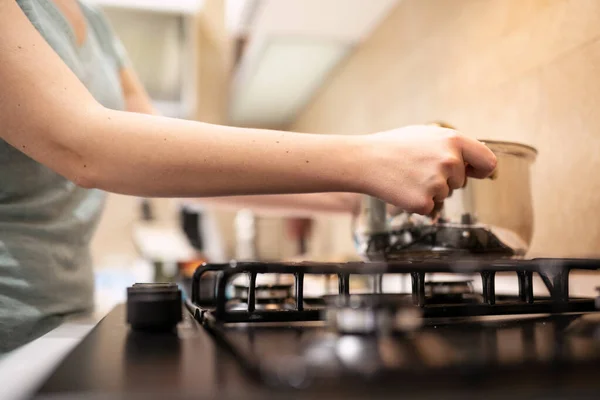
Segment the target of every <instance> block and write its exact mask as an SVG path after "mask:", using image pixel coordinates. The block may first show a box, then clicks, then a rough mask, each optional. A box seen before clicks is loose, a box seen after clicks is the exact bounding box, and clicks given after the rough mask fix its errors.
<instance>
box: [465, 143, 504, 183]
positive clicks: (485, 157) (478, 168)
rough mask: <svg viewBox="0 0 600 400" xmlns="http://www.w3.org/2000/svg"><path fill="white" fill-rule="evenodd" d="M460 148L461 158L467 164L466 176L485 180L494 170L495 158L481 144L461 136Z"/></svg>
mask: <svg viewBox="0 0 600 400" xmlns="http://www.w3.org/2000/svg"><path fill="white" fill-rule="evenodd" d="M460 146H461V151H462V158H463V160H464V161H465V163H467V164H468V165H467V168H466V173H467V176H470V177H473V178H479V179H483V178H487V177H488V176H489V175H490V174H491V173H492V172H493V171H494V169H495V168H496V162H497V161H496V156H495V155H494V153H493V152H492V151H491V150H490V149H489V148H488V147H487V146H486V145H484V144H483V143H481V142H480V141H478V140H475V139H471V138H468V137H466V136H461V140H460Z"/></svg>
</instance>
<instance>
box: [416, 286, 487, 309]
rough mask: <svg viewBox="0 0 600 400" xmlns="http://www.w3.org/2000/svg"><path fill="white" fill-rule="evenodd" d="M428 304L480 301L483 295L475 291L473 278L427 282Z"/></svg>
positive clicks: (426, 294)
mask: <svg viewBox="0 0 600 400" xmlns="http://www.w3.org/2000/svg"><path fill="white" fill-rule="evenodd" d="M425 296H426V303H428V304H444V303H445V304H456V303H480V302H482V301H483V298H482V296H480V295H478V294H476V293H475V290H474V289H473V281H472V280H464V281H428V282H425Z"/></svg>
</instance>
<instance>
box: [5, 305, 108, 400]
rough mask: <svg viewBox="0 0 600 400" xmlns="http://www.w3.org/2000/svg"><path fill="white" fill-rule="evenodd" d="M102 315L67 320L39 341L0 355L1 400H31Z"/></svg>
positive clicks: (96, 314)
mask: <svg viewBox="0 0 600 400" xmlns="http://www.w3.org/2000/svg"><path fill="white" fill-rule="evenodd" d="M104 315H105V313H95V314H91V315H86V316H79V317H75V318H71V319H68V320H66V321H65V322H63V323H62V324H61V325H59V326H58V327H56V328H55V329H53V330H52V331H50V332H48V333H47V334H45V335H43V336H41V337H39V338H38V339H36V340H34V341H32V342H30V343H28V344H26V345H24V346H22V347H19V348H17V349H16V350H13V351H12V352H10V353H7V354H5V355H3V356H0V382H2V384H1V385H0V400H5V399H6V400H19V399H28V398H30V397H31V396H32V395H33V394H34V393H35V391H36V390H37V389H38V388H39V386H40V385H42V383H43V382H44V381H45V380H46V379H47V378H48V376H50V375H51V374H52V372H53V371H54V369H55V368H56V367H57V366H58V365H59V364H60V362H61V361H62V360H63V359H64V358H65V357H66V355H67V354H68V353H69V352H70V351H71V350H72V349H73V348H75V346H76V345H77V344H79V343H80V342H81V341H82V340H83V339H84V337H85V336H86V335H87V334H88V333H89V332H90V331H91V330H92V329H93V328H94V327H95V326H96V325H97V323H98V322H99V321H100V320H101V319H102V318H103V317H104Z"/></svg>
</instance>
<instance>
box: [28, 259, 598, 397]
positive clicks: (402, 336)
mask: <svg viewBox="0 0 600 400" xmlns="http://www.w3.org/2000/svg"><path fill="white" fill-rule="evenodd" d="M598 269H600V260H584V259H535V260H497V261H489V260H485V261H482V260H455V261H442V260H431V261H423V262H391V263H390V262H388V263H375V262H372V263H366V264H365V263H349V264H324V263H300V264H289V263H233V264H220V265H214V264H213V265H205V266H202V267H200V268H198V270H197V271H196V273H195V274H194V279H193V282H192V290H191V296H190V298H189V299H187V300H186V302H185V306H186V307H185V308H186V310H188V311H189V313H186V316H185V320H184V322H183V323H181V324H180V325H179V326H178V328H177V332H170V333H163V334H159V333H143V332H134V331H131V330H130V329H129V328H128V326H127V325H126V323H125V317H124V315H123V312H122V309H121V308H118V309H116V310H115V311H114V312H113V313H111V314H110V315H109V316H108V317H107V318H106V319H105V320H103V321H102V322H101V323H100V324H99V326H98V327H97V328H96V329H95V330H94V331H93V332H92V333H91V334H90V336H89V337H87V338H86V339H85V340H84V341H83V342H82V344H81V345H80V346H79V347H78V348H77V349H76V350H75V351H74V352H73V353H72V354H71V355H70V356H69V357H68V358H67V359H66V360H65V362H64V363H63V364H62V365H61V366H60V367H59V369H58V370H57V371H56V373H55V374H54V375H53V376H52V377H51V378H50V380H49V381H48V382H47V383H46V384H45V385H44V387H43V388H42V390H41V392H40V396H45V395H49V394H66V393H72V392H75V393H77V394H81V395H83V394H92V393H93V394H98V393H101V394H110V395H114V394H116V393H118V394H125V395H126V396H127V397H128V398H129V397H130V396H131V395H140V394H147V393H152V394H154V395H158V396H159V397H160V396H165V395H167V394H168V395H169V396H171V397H186V396H187V395H190V394H193V396H194V397H198V398H228V397H231V398H279V397H282V398H289V397H290V396H292V397H294V398H316V397H319V396H321V397H327V398H366V397H368V398H396V397H397V396H399V395H408V396H410V397H413V398H421V397H423V398H425V397H427V398H430V397H432V396H440V395H443V397H445V398H453V397H457V398H458V397H460V398H465V397H472V398H481V397H482V396H485V397H486V398H500V397H503V398H505V397H508V396H510V397H512V398H577V397H578V396H579V397H582V398H595V397H596V396H597V394H598V393H600V379H598V376H599V375H600V312H599V311H598V309H597V308H596V304H595V299H594V298H574V297H571V296H569V290H568V289H569V285H568V283H569V274H570V273H571V272H572V271H574V270H591V271H595V270H598ZM209 271H213V272H215V271H216V272H217V275H218V279H217V280H216V282H217V287H216V291H215V293H216V295H215V297H214V298H213V299H212V301H208V302H207V301H206V296H203V295H202V293H200V291H201V289H200V288H201V287H205V286H204V285H201V281H202V279H203V276H205V275H206V274H207V272H209ZM500 272H501V273H514V274H516V276H517V277H518V285H519V291H518V295H515V296H507V295H503V294H499V293H496V290H495V285H494V282H495V275H496V274H497V273H500ZM432 273H436V274H437V273H445V274H449V273H450V274H453V273H454V274H461V276H462V275H465V274H469V275H473V274H474V275H475V276H476V275H479V276H480V277H481V281H482V287H483V291H482V293H476V292H475V291H474V290H473V285H472V282H471V281H470V280H457V281H452V282H429V279H428V276H429V274H432ZM261 274H293V276H294V287H293V290H288V288H286V287H285V285H273V286H271V287H268V286H267V285H264V284H259V285H258V287H257V284H256V282H257V278H258V277H260V276H261ZM387 274H408V275H409V276H410V277H411V280H412V290H411V292H410V293H382V289H381V288H382V285H381V281H382V280H383V279H385V278H386V275H387ZM240 275H247V277H248V279H247V282H248V284H247V286H246V287H241V289H240V286H239V284H234V282H233V281H234V280H235V279H236V277H238V276H240ZM314 275H317V276H319V275H322V276H324V277H328V276H335V277H336V279H337V280H338V290H337V293H335V294H329V295H327V296H324V297H323V298H322V299H321V301H314V299H311V301H307V300H308V299H304V296H303V293H304V289H303V286H304V282H305V278H306V279H307V277H308V276H314ZM535 275H539V276H540V277H541V278H542V280H543V282H544V283H545V285H546V287H547V289H548V293H549V295H545V296H541V295H538V294H537V293H534V290H533V283H532V282H533V277H534V276H535ZM357 276H359V277H365V276H366V277H368V278H369V279H372V280H373V285H372V290H371V291H370V293H354V292H353V291H352V287H353V286H352V285H351V280H352V279H355V278H354V277H357ZM599 277H600V275H599ZM232 288H233V289H235V290H232ZM236 288H237V289H236ZM282 289H283V292H285V293H289V295H288V296H289V298H287V299H283V300H282V299H279V297H278V298H277V301H276V302H271V303H269V302H266V303H265V299H264V297H265V296H266V293H276V294H277V296H280V295H281V293H282ZM232 293H233V294H232ZM240 294H242V297H244V296H245V298H240ZM200 299H202V301H200ZM283 302H285V304H286V306H285V307H261V306H260V305H261V304H270V305H272V304H280V303H281V304H283ZM109 397H110V396H109Z"/></svg>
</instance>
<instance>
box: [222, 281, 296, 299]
mask: <svg viewBox="0 0 600 400" xmlns="http://www.w3.org/2000/svg"><path fill="white" fill-rule="evenodd" d="M292 287H293V286H292V285H286V284H263V285H256V286H255V289H256V290H255V297H256V302H257V303H283V302H284V301H285V300H287V299H289V298H291V297H292ZM233 289H234V296H233V297H234V298H236V299H239V300H243V301H246V300H247V299H248V292H249V290H248V286H247V285H233Z"/></svg>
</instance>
